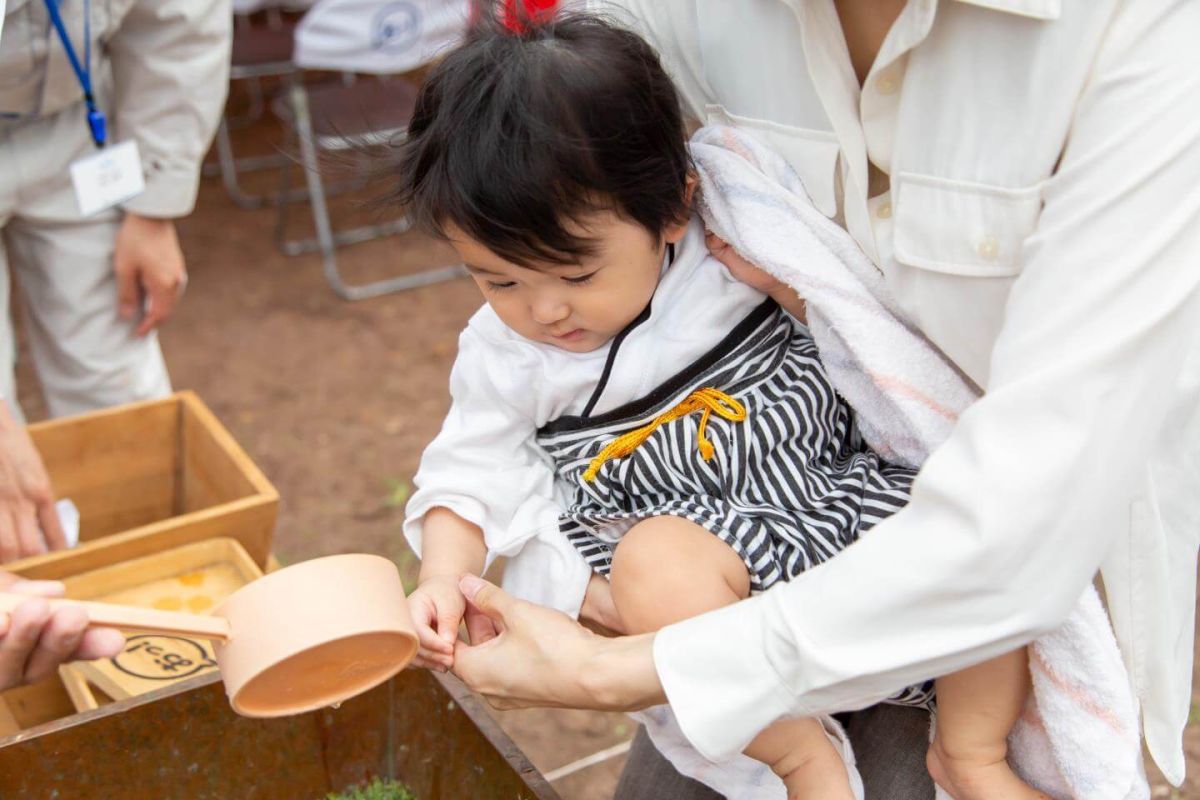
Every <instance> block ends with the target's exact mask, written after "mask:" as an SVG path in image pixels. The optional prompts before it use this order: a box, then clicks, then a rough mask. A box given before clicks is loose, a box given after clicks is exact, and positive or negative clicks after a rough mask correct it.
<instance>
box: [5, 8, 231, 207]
mask: <svg viewBox="0 0 1200 800" xmlns="http://www.w3.org/2000/svg"><path fill="white" fill-rule="evenodd" d="M59 7H60V9H61V12H62V16H63V22H64V24H65V25H66V28H67V30H68V32H69V33H70V35H71V41H72V45H73V46H74V48H75V50H76V53H77V55H78V57H79V58H80V60H81V61H82V60H83V59H84V57H85V41H84V32H85V26H84V17H85V15H84V10H85V8H86V9H88V10H89V11H90V12H91V25H90V33H91V38H92V46H91V60H92V82H93V84H94V86H95V91H96V96H97V101H98V104H99V107H100V110H101V111H103V112H104V113H105V115H106V116H107V117H108V121H109V122H108V128H109V130H108V139H109V141H110V142H112V143H114V144H115V143H119V142H123V141H126V140H130V139H132V140H134V141H136V142H137V144H138V149H139V151H140V154H141V158H142V168H143V172H144V174H145V179H146V189H145V191H143V192H142V193H141V194H139V195H138V196H137V197H135V198H133V199H132V200H129V201H127V202H125V203H122V207H124V208H125V209H127V210H129V211H133V212H135V213H138V214H142V215H143V216H147V217H164V218H166V217H181V216H184V215H186V214H188V213H190V212H191V210H192V207H193V206H194V205H195V202H196V192H197V188H198V186H199V182H200V162H201V160H202V159H203V158H204V154H205V152H207V150H208V144H209V142H210V141H211V140H212V135H213V132H214V131H215V130H216V127H217V123H218V121H219V120H220V117H221V112H222V111H223V110H224V107H225V96H226V94H227V92H228V87H229V50H230V44H231V41H232V19H233V16H232V12H231V10H230V0H88V2H85V0H59ZM82 102H83V90H82V89H81V88H80V85H79V82H78V79H77V78H76V77H75V73H74V71H73V70H72V69H71V63H70V60H69V59H68V57H67V53H66V50H65V49H64V48H63V45H62V42H61V41H60V40H59V37H58V35H57V34H56V33H55V31H54V29H53V28H52V27H51V25H50V18H49V15H48V13H47V11H46V6H45V3H44V2H43V0H8V2H7V4H6V3H5V0H0V125H2V124H24V123H27V122H34V123H36V120H38V119H42V118H46V117H49V116H51V115H53V114H57V113H59V112H62V111H63V110H65V109H67V108H70V107H72V106H76V105H79V104H81V103H82ZM54 145H55V143H53V142H47V143H46V146H47V148H49V149H53V147H54ZM66 147H67V144H66V143H63V149H64V152H66ZM30 157H31V158H32V157H43V156H42V154H30ZM0 180H3V176H0Z"/></svg>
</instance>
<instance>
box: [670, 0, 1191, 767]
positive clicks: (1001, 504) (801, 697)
mask: <svg viewBox="0 0 1200 800" xmlns="http://www.w3.org/2000/svg"><path fill="white" fill-rule="evenodd" d="M1155 9H1157V10H1155ZM1196 30H1200V5H1197V4H1195V3H1191V2H1175V3H1168V2H1160V3H1145V4H1128V5H1126V6H1125V7H1124V10H1123V11H1121V12H1119V15H1118V16H1117V17H1116V18H1115V19H1114V20H1113V24H1112V26H1111V28H1110V30H1109V32H1108V34H1107V37H1106V40H1105V42H1104V45H1103V47H1102V49H1101V51H1100V53H1099V57H1098V59H1097V62H1096V64H1095V66H1094V68H1093V74H1092V76H1091V78H1090V80H1089V82H1088V85H1087V86H1086V89H1085V91H1084V93H1083V94H1082V96H1081V97H1080V98H1079V100H1078V103H1077V109H1076V115H1075V119H1074V124H1073V126H1072V130H1071V133H1070V136H1069V139H1068V144H1067V147H1066V150H1065V152H1064V154H1063V157H1062V161H1061V163H1060V165H1059V169H1058V171H1057V173H1056V174H1055V176H1054V177H1053V178H1052V179H1051V180H1050V181H1049V183H1048V184H1047V186H1046V188H1045V206H1044V209H1043V213H1042V215H1041V218H1040V221H1039V223H1038V228H1037V230H1036V232H1035V234H1034V235H1033V236H1032V237H1031V239H1030V240H1029V241H1028V242H1027V243H1026V248H1025V251H1024V254H1023V259H1022V261H1023V271H1022V274H1021V275H1020V277H1019V278H1018V279H1017V280H1016V282H1015V284H1014V286H1013V288H1012V292H1011V295H1010V297H1009V300H1008V303H1007V306H1006V310H1005V322H1004V325H1003V328H1002V330H1001V332H1000V334H999V336H998V338H997V340H996V342H995V346H994V350H993V360H992V371H991V374H990V378H989V381H988V391H987V394H986V395H985V396H984V397H983V398H982V399H981V400H980V401H978V402H977V403H976V404H975V405H974V406H973V407H971V408H970V409H969V410H968V411H967V412H966V413H965V414H964V415H963V416H962V417H961V419H960V420H959V423H958V425H957V426H956V428H955V430H954V431H953V433H952V435H951V437H950V439H949V440H948V441H947V442H946V443H945V444H944V445H943V446H942V447H941V448H939V449H938V450H937V451H936V452H935V453H934V454H933V455H932V456H931V457H930V458H929V460H928V461H927V463H926V464H925V466H924V468H923V469H922V471H921V473H920V475H919V476H918V478H917V480H916V482H915V485H914V487H913V494H912V500H911V502H910V504H909V505H908V507H907V508H906V509H905V510H903V511H901V512H900V513H898V514H896V515H895V516H894V517H892V518H891V519H889V520H887V521H885V522H883V523H881V524H880V525H878V526H877V527H876V528H875V529H874V530H873V531H872V532H871V533H870V534H869V535H868V536H866V537H864V538H863V540H861V541H860V542H858V543H856V544H855V545H853V546H852V547H850V548H849V549H848V550H846V551H845V552H844V553H842V554H840V555H839V556H838V557H837V558H835V559H833V560H831V561H830V562H828V563H826V564H824V565H822V566H820V567H818V568H816V569H813V570H811V571H810V572H807V573H805V574H803V575H801V576H800V577H799V578H797V579H796V580H794V581H792V582H791V583H789V584H786V585H781V586H779V587H777V588H775V589H773V590H771V591H769V592H767V593H765V594H763V595H761V596H759V597H756V598H753V599H751V600H748V601H746V602H744V603H740V604H738V605H736V606H733V607H730V608H726V609H723V610H721V611H718V612H715V613H713V614H709V615H706V616H703V617H698V618H696V619H693V620H689V621H687V622H684V623H681V624H678V625H675V626H671V627H669V628H666V629H664V630H663V631H661V632H660V633H659V634H658V636H657V639H656V642H655V663H656V665H657V668H658V672H659V675H660V676H661V679H662V682H663V685H664V687H665V689H666V693H667V696H668V698H669V699H670V701H671V703H672V705H673V707H674V709H675V712H676V714H677V715H678V718H679V721H680V724H681V725H682V727H683V730H684V731H685V733H686V734H687V735H688V737H689V738H690V739H691V740H692V742H693V743H694V744H695V745H696V747H697V748H698V749H699V750H700V751H701V752H702V753H704V754H705V755H707V756H709V757H713V758H718V757H725V756H728V755H731V754H733V753H735V752H738V751H740V750H741V749H742V748H744V747H745V746H746V744H747V743H748V742H749V741H750V739H751V738H752V737H753V736H754V735H755V734H756V733H758V731H759V730H761V729H762V728H763V727H764V726H765V725H767V724H769V723H770V722H771V721H773V720H774V719H776V718H778V717H780V716H783V715H789V714H812V713H817V712H826V711H834V710H843V709H852V708H858V707H862V706H865V705H868V704H870V703H873V702H876V701H878V700H880V699H882V698H884V697H886V696H887V695H889V694H890V693H892V692H894V691H895V690H897V689H899V688H901V687H902V686H905V685H907V684H910V683H914V682H917V681H921V680H924V679H927V678H929V677H933V676H937V675H942V674H945V673H947V672H951V671H954V670H957V669H960V668H963V667H966V666H969V665H971V664H973V663H977V662H979V661H981V660H984V659H986V658H989V657H992V656H995V655H998V654H1000V653H1002V652H1005V651H1008V650H1010V649H1013V648H1015V647H1018V646H1020V645H1022V644H1025V643H1026V642H1028V641H1030V640H1031V639H1033V638H1035V637H1036V636H1037V635H1039V634H1041V633H1042V632H1045V631H1047V630H1049V629H1052V628H1053V627H1054V626H1056V625H1057V624H1058V623H1060V622H1061V621H1062V620H1063V619H1064V618H1065V616H1066V615H1067V614H1068V613H1069V612H1070V610H1071V608H1072V607H1073V606H1074V604H1075V603H1076V602H1077V600H1078V599H1079V597H1080V595H1081V593H1082V592H1083V590H1084V588H1085V587H1086V586H1087V584H1088V583H1089V582H1090V581H1091V580H1092V578H1093V577H1094V575H1095V574H1096V571H1097V569H1098V567H1099V565H1100V563H1101V561H1102V559H1103V557H1104V556H1105V554H1106V551H1107V550H1108V549H1109V547H1110V545H1111V543H1112V542H1113V541H1114V539H1115V537H1116V536H1118V535H1119V534H1120V533H1121V531H1122V530H1123V529H1124V530H1127V529H1128V524H1129V513H1130V511H1129V509H1130V503H1131V500H1132V499H1133V493H1134V491H1135V490H1136V487H1137V486H1138V485H1139V481H1140V479H1141V476H1142V475H1143V474H1144V473H1145V470H1146V466H1147V462H1148V459H1149V456H1150V454H1151V450H1152V447H1153V444H1154V442H1155V441H1156V439H1158V438H1159V436H1160V435H1161V434H1162V432H1163V430H1162V429H1163V425H1164V419H1165V417H1166V415H1167V412H1168V409H1169V408H1170V407H1172V406H1176V405H1177V404H1178V403H1179V401H1180V398H1179V392H1180V391H1181V390H1180V389H1179V388H1178V387H1179V386H1180V385H1181V381H1180V380H1179V376H1180V374H1181V370H1183V369H1184V367H1185V364H1187V363H1188V359H1189V357H1190V356H1191V355H1192V354H1193V353H1194V351H1195V348H1196V347H1197V342H1198V340H1200V188H1198V184H1197V181H1198V179H1200V56H1198V55H1197V54H1198V53H1200V51H1197V49H1196V47H1195V42H1194V32H1195V31H1196ZM1192 363H1194V361H1193V362H1192ZM1196 401H1197V402H1200V398H1197V400H1196Z"/></svg>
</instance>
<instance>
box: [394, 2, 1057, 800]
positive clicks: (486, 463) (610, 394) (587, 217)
mask: <svg viewBox="0 0 1200 800" xmlns="http://www.w3.org/2000/svg"><path fill="white" fill-rule="evenodd" d="M394 166H395V170H394V180H397V181H399V186H398V189H397V191H396V193H395V199H396V200H397V202H399V203H402V204H403V205H404V206H405V207H407V209H408V211H409V213H410V214H411V215H412V217H413V219H414V220H415V221H416V222H417V223H418V224H420V225H423V226H424V227H426V229H428V230H431V231H433V232H435V233H437V234H439V235H440V236H442V237H444V238H445V239H446V240H447V241H448V242H449V243H450V244H451V245H452V246H453V247H454V249H455V250H456V251H457V252H458V254H459V256H460V257H461V258H462V261H463V263H464V264H465V265H466V267H467V269H468V270H469V271H470V274H471V276H472V278H473V279H474V280H475V282H476V284H477V285H478V286H479V289H480V290H481V291H482V293H483V296H484V299H485V300H486V301H487V303H486V305H484V306H483V308H481V309H480V310H479V312H478V313H476V314H475V315H474V317H472V319H471V320H470V322H469V324H468V326H467V328H466V330H465V331H464V332H463V334H462V337H461V339H460V342H459V353H458V358H457V360H456V362H455V364H454V369H453V372H452V374H451V378H450V391H451V395H452V397H453V404H452V407H451V409H450V412H449V415H448V416H447V418H446V421H445V423H444V425H443V428H442V430H441V433H440V434H439V435H438V437H437V438H436V439H435V440H434V441H433V443H432V444H430V445H429V447H428V449H427V450H426V451H425V453H424V455H423V457H422V460H421V467H420V470H419V473H418V475H417V478H416V483H417V486H418V491H417V492H416V494H415V495H414V496H413V497H412V499H411V501H410V503H409V505H408V509H407V521H406V522H405V533H406V535H407V536H408V538H409V541H410V542H411V544H412V546H413V548H414V549H415V550H416V551H417V553H418V554H419V555H420V556H421V557H422V567H421V575H420V584H419V586H418V588H417V589H416V590H415V591H414V592H413V594H412V596H411V597H410V600H409V602H410V605H411V608H412V611H413V616H414V618H415V620H416V622H417V626H418V629H419V632H420V636H421V645H422V648H421V663H423V664H425V665H427V666H436V667H441V668H445V667H449V666H451V661H452V657H453V642H454V640H455V639H456V637H457V634H458V629H459V624H460V622H461V620H462V618H463V614H464V610H465V600H464V598H463V597H462V595H461V593H460V592H459V589H458V579H459V576H460V575H462V574H463V573H464V572H472V573H475V574H479V573H480V572H482V571H483V570H484V569H485V568H486V566H487V564H488V562H489V560H490V559H491V558H494V557H496V556H511V555H515V554H517V553H518V552H522V551H524V552H523V555H522V558H521V559H517V560H515V561H514V562H511V564H510V568H511V570H512V571H513V572H512V573H511V574H509V575H508V576H506V579H507V580H506V582H507V583H508V584H509V585H510V586H511V585H513V584H514V583H515V584H516V585H517V587H518V589H519V591H520V593H521V594H522V595H523V596H525V597H526V598H527V599H533V600H536V601H538V602H541V603H544V604H547V605H551V606H554V607H557V608H560V609H562V610H564V611H567V612H568V613H571V614H578V612H579V610H580V606H581V604H582V602H583V599H584V595H585V592H587V591H589V586H590V587H591V591H595V592H599V593H600V594H601V595H603V594H605V593H611V605H612V606H613V608H614V610H615V613H614V617H615V618H614V619H613V620H612V625H613V626H614V627H616V628H618V629H620V630H622V631H624V632H627V633H642V632H648V631H653V630H657V629H658V628H660V627H662V626H664V625H668V624H670V623H673V622H677V621H679V620H681V619H684V618H687V617H690V616H693V615H696V614H700V613H703V612H705V611H709V610H712V609H714V608H717V607H719V606H723V605H726V604H729V603H735V602H737V601H738V600H740V599H742V598H745V597H747V596H748V595H749V594H751V593H753V592H759V591H762V590H765V589H768V588H770V587H771V586H772V585H773V584H775V583H777V582H779V581H786V580H788V579H790V578H792V577H794V576H796V575H798V574H799V573H801V572H803V571H804V570H806V569H810V568H812V567H815V566H817V565H819V564H821V563H822V562H824V561H825V560H826V559H828V558H831V557H832V556H834V555H835V554H837V553H838V552H839V551H841V550H842V549H844V548H846V547H848V546H850V545H851V544H853V542H854V541H855V540H856V539H857V538H858V537H859V536H861V535H862V534H864V533H865V532H866V531H868V530H869V529H870V528H871V527H872V526H873V525H875V524H876V523H878V522H879V521H880V520H882V519H884V518H885V517H887V516H888V515H889V514H891V513H893V512H895V511H897V510H898V509H900V508H901V507H902V506H903V505H904V504H905V502H906V500H907V496H908V492H909V488H910V485H911V483H912V480H913V475H914V473H913V471H912V470H909V469H905V468H901V467H897V466H894V465H890V464H886V463H883V462H882V461H881V460H880V458H879V457H878V456H877V455H875V454H874V453H873V452H871V450H870V449H869V448H868V447H867V446H866V445H865V444H864V443H863V441H862V439H861V437H860V436H859V435H858V433H857V431H856V429H855V424H854V415H853V412H852V411H851V409H850V408H848V407H847V406H846V404H845V403H844V402H843V401H842V399H841V398H840V397H839V396H838V395H837V393H836V392H835V391H834V389H833V388H832V386H831V385H830V383H829V380H828V378H827V377H826V375H825V372H824V370H823V369H822V366H821V363H820V361H819V359H818V355H817V351H816V347H815V346H814V344H813V341H812V339H811V337H810V336H809V334H808V331H807V329H806V328H805V326H804V324H803V302H802V301H801V300H800V299H799V298H798V297H797V296H796V295H795V292H792V291H789V290H788V289H787V288H786V287H782V286H778V285H775V284H774V282H772V281H770V280H769V279H767V278H766V277H765V276H764V275H763V274H762V273H758V272H756V271H755V270H754V269H753V267H751V266H750V265H748V264H745V263H744V262H741V261H740V260H739V259H738V258H737V257H736V255H733V254H730V256H729V257H727V258H726V260H727V261H728V262H729V263H731V264H733V265H734V267H735V268H736V269H737V273H738V275H739V276H741V277H743V278H745V279H746V280H739V279H738V277H735V275H734V274H733V273H731V272H730V270H729V269H728V268H727V267H726V266H724V265H723V264H722V263H721V262H720V261H718V260H717V259H716V258H714V257H713V256H712V255H711V254H710V252H709V249H708V247H706V243H705V233H704V228H703V225H702V223H700V222H699V221H698V220H697V219H696V218H694V217H692V216H691V215H690V213H689V203H690V194H691V191H692V186H693V179H692V175H691V170H690V161H689V156H688V151H687V147H686V133H685V129H684V124H683V120H682V117H681V112H680V107H679V101H678V98H677V96H676V92H675V89H674V87H673V86H672V84H671V81H670V79H669V78H668V77H667V75H666V74H665V72H664V71H663V69H662V67H661V65H660V64H659V61H658V58H657V56H656V55H655V54H654V52H653V51H652V50H651V48H650V47H649V46H648V45H647V44H646V43H645V42H644V41H642V40H641V39H640V38H639V37H637V36H636V35H634V34H632V33H630V32H628V31H625V30H622V29H620V28H618V27H616V26H613V25H611V24H609V23H607V22H604V21H602V20H599V19H597V18H595V17H589V16H583V15H573V16H565V17H561V18H559V19H555V20H543V21H539V22H538V23H536V24H529V25H515V26H514V25H507V26H506V25H501V24H498V23H497V22H496V21H495V20H492V19H490V18H488V17H487V16H484V17H483V18H482V19H480V20H479V21H478V22H477V24H476V25H475V26H474V27H473V30H472V31H471V32H470V33H469V35H468V37H467V40H466V42H465V44H464V45H463V46H462V47H461V48H459V49H457V50H455V51H453V52H451V53H449V54H448V55H447V56H446V57H445V58H444V60H442V61H441V62H440V63H439V64H437V65H436V66H435V67H434V68H433V70H432V71H431V73H430V74H429V76H428V79H427V80H426V82H425V85H424V87H423V88H422V90H421V93H420V97H419V99H418V101H417V107H416V111H415V115H414V117H413V120H412V123H411V125H410V128H409V134H408V138H407V140H406V141H405V142H404V143H403V144H402V145H401V146H400V149H399V153H398V159H397V163H396V164H395V165H394ZM756 286H757V287H759V288H755V287H756ZM762 290H766V291H762ZM532 551H536V553H534V552H532ZM526 556H531V557H528V558H527V557H526ZM530 565H537V566H536V569H535V568H532V567H531V566H530ZM596 576H602V577H596ZM864 591H869V587H864ZM797 613H814V614H819V613H821V612H820V609H797ZM847 635H849V636H852V635H854V634H853V631H848V632H847ZM1026 671H1027V668H1026V661H1025V653H1024V651H1019V652H1016V653H1012V654H1008V655H1006V656H1003V657H1001V658H999V659H997V660H995V661H993V662H988V663H987V664H984V665H981V666H979V667H976V668H974V669H972V670H967V671H965V672H963V673H959V674H957V675H952V676H948V677H945V678H942V679H940V680H939V681H938V686H937V689H938V694H939V708H940V715H939V727H938V737H937V740H936V741H935V742H934V744H933V745H932V747H931V749H930V754H929V758H928V761H929V765H930V769H931V771H932V773H933V775H934V778H935V780H937V781H938V782H939V783H940V784H942V785H943V786H945V787H946V788H947V789H949V790H951V791H952V792H954V793H955V796H957V797H962V798H966V797H994V798H1006V800H1011V798H1021V797H1036V796H1038V795H1037V794H1036V793H1034V792H1032V790H1030V789H1029V788H1028V787H1027V786H1025V785H1024V784H1023V783H1021V782H1020V781H1019V780H1018V779H1017V778H1016V777H1015V776H1014V775H1013V773H1012V772H1011V771H1010V770H1009V769H1008V767H1007V764H1006V762H1005V753H1006V749H1005V737H1006V736H1007V734H1008V732H1009V729H1010V728H1011V727H1012V725H1013V723H1014V721H1015V720H1016V718H1017V715H1018V714H1019V713H1020V711H1021V708H1022V706H1023V703H1024V699H1025V696H1026V694H1027V692H1028V687H1027V678H1026V677H1025V675H1026ZM932 688H933V685H932V682H930V683H929V684H927V685H925V686H917V687H911V688H909V689H907V690H905V691H904V692H902V693H901V694H900V695H898V696H897V697H896V698H895V699H894V702H902V703H914V704H921V703H927V702H929V701H930V699H931V694H932ZM746 752H747V754H749V755H751V756H753V757H754V758H757V759H759V760H761V761H763V762H765V763H766V764H768V765H770V767H771V768H772V769H773V770H774V771H775V772H776V773H777V774H778V775H779V776H780V777H781V778H782V779H783V781H784V783H785V784H786V786H787V789H788V795H789V797H791V798H828V799H833V798H837V799H838V800H842V798H850V797H852V796H853V795H852V791H851V788H850V784H849V780H848V777H847V774H846V771H845V768H844V766H843V763H842V761H841V758H840V756H839V755H838V753H837V751H836V749H835V748H834V746H833V745H832V744H831V742H830V741H829V740H828V739H827V737H826V734H825V732H824V729H823V727H822V726H821V725H820V724H819V723H818V722H817V721H816V720H812V719H786V720H780V721H778V722H776V723H775V724H773V725H772V726H771V727H769V728H768V729H767V730H765V731H764V732H762V733H761V734H760V735H759V736H758V737H757V738H756V739H755V740H754V742H753V743H752V744H751V745H750V747H749V748H748V749H747V751H746Z"/></svg>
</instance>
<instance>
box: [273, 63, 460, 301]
mask: <svg viewBox="0 0 1200 800" xmlns="http://www.w3.org/2000/svg"><path fill="white" fill-rule="evenodd" d="M289 94H290V97H291V100H292V108H293V112H294V115H295V124H296V136H297V138H298V139H299V144H300V157H301V160H302V162H303V164H304V179H305V181H306V184H307V186H308V196H309V203H310V204H311V206H312V212H313V225H314V226H315V227H316V231H317V248H318V249H319V250H320V252H321V261H322V265H323V267H324V270H325V279H326V280H327V281H328V282H329V285H330V287H332V288H333V291H334V292H336V293H337V294H338V296H339V297H341V298H343V299H345V300H365V299H367V298H369V297H378V296H379V295H383V294H389V293H391V292H398V291H401V290H403V289H413V288H416V287H418V286H427V285H429V284H431V283H438V282H440V281H444V280H450V279H452V278H457V277H460V276H462V275H465V274H466V271H465V270H464V269H463V268H462V267H461V266H453V267H444V268H441V269H432V270H425V271H423V272H419V273H417V274H415V275H404V276H401V277H398V278H389V279H387V280H382V281H375V282H373V283H365V284H359V285H352V284H348V283H346V282H345V281H344V280H342V276H341V273H340V272H338V266H337V253H336V247H337V245H338V243H339V240H340V241H341V242H342V243H349V242H351V241H363V240H365V239H369V238H376V237H377V236H378V235H379V234H378V233H377V232H374V231H372V232H363V233H361V234H359V233H358V232H348V233H347V234H346V235H344V236H341V237H335V236H334V233H333V229H332V227H331V225H330V223H329V209H328V207H327V206H326V204H325V189H324V187H323V186H322V184H321V174H320V171H319V170H320V164H319V162H318V160H317V147H316V140H315V137H314V136H313V130H312V117H311V115H310V114H309V110H308V95H307V93H305V91H304V87H303V86H301V85H299V84H298V83H296V84H293V85H292V86H291V87H290V89H289ZM401 225H403V227H405V228H406V227H407V224H406V223H401ZM377 227H378V226H377Z"/></svg>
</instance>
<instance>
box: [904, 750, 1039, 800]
mask: <svg viewBox="0 0 1200 800" xmlns="http://www.w3.org/2000/svg"><path fill="white" fill-rule="evenodd" d="M925 765H926V768H927V769H928V770H929V776H930V777H931V778H933V782H934V783H936V784H937V785H938V786H940V787H942V789H944V790H945V791H946V792H947V793H948V794H949V795H950V796H951V797H953V798H954V800H1050V797H1049V796H1048V795H1046V794H1043V793H1042V792H1039V791H1037V790H1036V789H1034V788H1033V787H1031V786H1030V785H1029V784H1027V783H1025V782H1024V781H1022V780H1021V779H1020V778H1018V777H1017V775H1016V773H1014V772H1013V771H1012V767H1010V766H1009V765H1008V760H1007V759H1006V758H1004V757H1003V753H1002V752H1001V753H1000V757H999V758H998V759H997V758H994V757H987V756H978V755H977V756H975V757H964V756H961V755H958V756H957V757H956V756H955V755H952V754H950V753H947V752H946V749H945V747H944V746H943V745H942V743H941V740H940V739H938V738H936V737H935V738H934V742H933V744H932V745H930V747H929V752H928V753H927V754H926V756H925Z"/></svg>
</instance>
